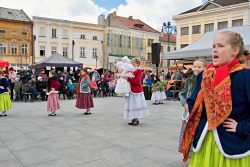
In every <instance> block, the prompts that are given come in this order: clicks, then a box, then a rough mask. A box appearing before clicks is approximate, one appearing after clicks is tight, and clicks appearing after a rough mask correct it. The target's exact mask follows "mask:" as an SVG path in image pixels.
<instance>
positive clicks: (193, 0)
mask: <svg viewBox="0 0 250 167" xmlns="http://www.w3.org/2000/svg"><path fill="white" fill-rule="evenodd" d="M177 1H180V0H177ZM201 4H202V0H185V1H180V4H179V5H178V3H177V2H176V0H175V1H174V0H165V1H163V0H154V1H152V0H136V1H135V0H127V4H126V5H120V6H118V8H117V15H120V16H125V17H128V16H133V18H136V19H140V20H142V21H144V22H145V23H147V24H149V25H150V26H152V27H153V28H156V29H158V30H159V29H161V26H162V24H163V22H168V21H171V24H172V25H173V24H175V22H174V21H173V20H172V17H173V15H177V14H180V13H182V12H184V11H187V10H190V9H192V8H194V7H197V6H199V5H201ZM113 10H114V9H113Z"/></svg>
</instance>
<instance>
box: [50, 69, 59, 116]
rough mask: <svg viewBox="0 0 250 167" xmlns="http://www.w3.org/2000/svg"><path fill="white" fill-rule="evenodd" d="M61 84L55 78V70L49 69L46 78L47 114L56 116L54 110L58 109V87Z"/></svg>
mask: <svg viewBox="0 0 250 167" xmlns="http://www.w3.org/2000/svg"><path fill="white" fill-rule="evenodd" d="M60 87H61V84H60V82H59V79H58V78H57V75H56V72H55V71H54V70H51V71H50V72H49V80H48V93H47V95H48V101H47V111H48V112H49V114H48V116H56V110H58V109H60V102H59V95H58V92H59V89H60Z"/></svg>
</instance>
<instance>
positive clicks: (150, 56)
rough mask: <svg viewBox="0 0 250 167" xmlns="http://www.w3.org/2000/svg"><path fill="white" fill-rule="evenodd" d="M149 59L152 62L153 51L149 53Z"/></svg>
mask: <svg viewBox="0 0 250 167" xmlns="http://www.w3.org/2000/svg"><path fill="white" fill-rule="evenodd" d="M147 61H149V62H152V53H148V55H147Z"/></svg>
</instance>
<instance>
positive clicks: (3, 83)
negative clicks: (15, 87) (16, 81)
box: [0, 69, 12, 117]
mask: <svg viewBox="0 0 250 167" xmlns="http://www.w3.org/2000/svg"><path fill="white" fill-rule="evenodd" d="M9 87H10V83H9V82H8V79H7V78H5V77H4V73H3V70H2V69H0V117H5V116H7V112H6V111H7V110H9V109H11V108H12V103H11V100H10V94H9Z"/></svg>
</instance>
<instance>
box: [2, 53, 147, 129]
mask: <svg viewBox="0 0 250 167" xmlns="http://www.w3.org/2000/svg"><path fill="white" fill-rule="evenodd" d="M139 65H140V61H139V59H136V58H135V59H133V60H132V61H130V60H129V59H128V58H127V57H124V58H123V59H122V61H120V62H118V63H117V68H118V74H117V75H118V77H119V79H118V82H117V86H116V90H115V91H116V93H120V94H123V96H124V97H125V108H124V119H127V120H128V121H129V122H128V124H129V125H138V124H139V118H142V117H144V116H146V115H148V109H147V103H146V100H145V97H144V93H143V89H142V83H141V78H142V70H141V69H140V68H139ZM8 88H9V82H8V80H7V78H5V77H4V74H3V71H2V70H0V111H1V114H0V116H1V117H4V116H7V112H6V111H7V110H9V109H11V107H12V103H11V99H10V95H9V90H8ZM59 89H60V82H59V79H58V77H57V74H56V72H55V71H54V70H51V71H50V72H49V80H48V92H47V96H48V99H47V112H48V116H56V114H57V113H56V111H57V110H59V109H60V101H59V95H58V93H59ZM76 92H77V99H76V105H75V107H76V108H78V109H83V110H84V112H83V114H85V115H90V114H91V111H90V110H91V108H93V107H94V102H93V98H92V95H91V90H90V78H89V74H88V69H85V68H83V69H81V76H80V78H79V81H78V84H77V91H76Z"/></svg>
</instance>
